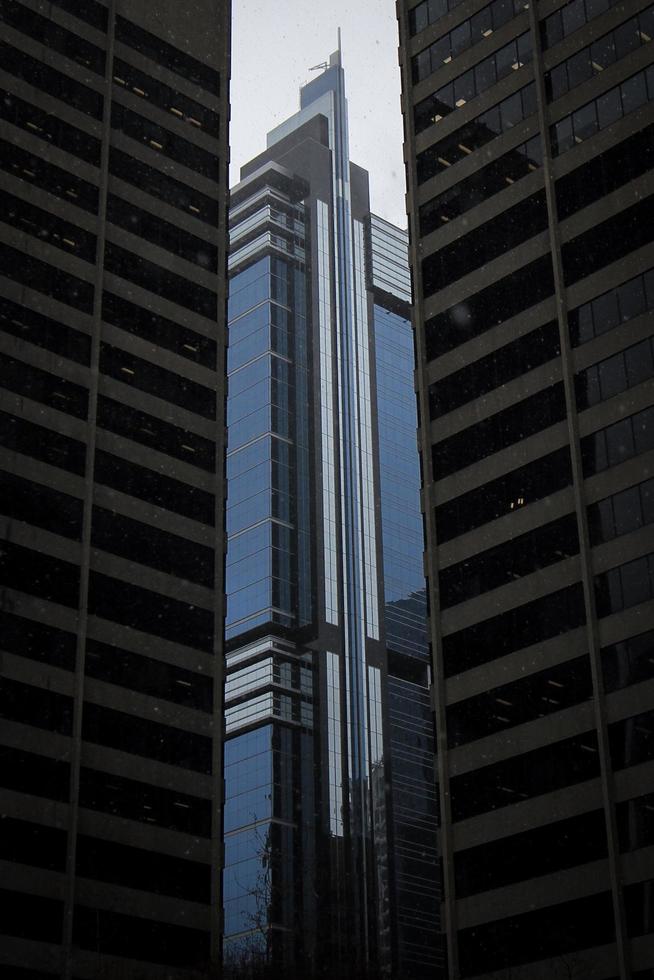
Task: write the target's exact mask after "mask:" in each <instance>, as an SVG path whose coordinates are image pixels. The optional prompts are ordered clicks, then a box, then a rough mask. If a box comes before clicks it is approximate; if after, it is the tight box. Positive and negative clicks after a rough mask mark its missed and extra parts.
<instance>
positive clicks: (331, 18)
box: [230, 0, 406, 228]
mask: <svg viewBox="0 0 654 980" xmlns="http://www.w3.org/2000/svg"><path fill="white" fill-rule="evenodd" d="M232 10H233V24H232V31H233V34H232V90H231V101H232V120H231V144H232V161H231V169H230V183H231V184H234V183H236V182H237V180H238V177H239V170H240V167H241V165H242V164H243V163H246V162H247V161H248V160H250V159H251V158H252V157H253V156H256V154H257V153H260V152H261V151H262V150H263V149H265V146H266V133H267V132H268V131H269V130H271V129H272V128H273V127H274V126H276V125H277V124H278V123H280V122H282V121H283V120H284V119H286V118H288V116H290V115H292V114H293V113H294V112H296V111H297V109H298V108H299V99H298V89H299V87H300V85H303V84H304V83H305V82H307V81H308V80H309V79H310V78H313V77H315V75H316V74H317V73H316V72H311V71H309V69H310V68H311V66H312V65H317V64H320V63H321V62H323V61H327V60H328V58H329V55H330V54H331V52H332V51H335V50H336V48H337V28H338V27H339V26H340V28H341V32H342V49H343V66H344V68H345V89H346V95H347V100H348V107H349V113H350V157H351V159H352V161H353V162H354V163H358V164H359V165H360V166H362V167H365V169H366V170H368V171H369V173H370V199H371V207H372V210H373V211H374V212H375V213H376V214H379V215H381V216H382V217H384V218H387V219H388V220H389V221H393V222H394V223H395V224H398V225H400V226H401V227H402V228H404V227H406V213H405V207H404V191H405V188H404V164H403V162H402V116H401V112H400V70H399V67H398V63H397V46H398V39H397V20H396V18H395V3H394V0H350V2H349V3H348V2H347V0H233V5H232Z"/></svg>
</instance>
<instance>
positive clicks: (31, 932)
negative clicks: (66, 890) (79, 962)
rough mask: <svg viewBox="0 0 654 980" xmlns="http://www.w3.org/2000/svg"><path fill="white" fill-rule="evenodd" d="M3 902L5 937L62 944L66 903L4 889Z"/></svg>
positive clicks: (0, 900) (1, 892)
mask: <svg viewBox="0 0 654 980" xmlns="http://www.w3.org/2000/svg"><path fill="white" fill-rule="evenodd" d="M0 903H1V904H2V908H3V910H4V911H3V913H2V923H1V924H0V930H1V931H2V932H3V933H4V935H5V936H17V937H20V938H21V939H29V940H35V941H37V942H43V943H57V944H59V943H61V939H62V926H63V920H64V903H63V902H59V901H57V900H56V899H54V898H43V897H42V896H41V895H28V894H26V893H25V892H14V891H9V890H8V889H7V888H0Z"/></svg>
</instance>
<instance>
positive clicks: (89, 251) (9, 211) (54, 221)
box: [0, 191, 96, 262]
mask: <svg viewBox="0 0 654 980" xmlns="http://www.w3.org/2000/svg"><path fill="white" fill-rule="evenodd" d="M0 208H1V209H2V220H3V221H5V222H6V223H7V224H8V225H13V227H14V228H18V230H19V231H23V232H25V233H26V234H28V235H34V237H35V238H38V239H39V240H40V241H44V242H47V243H48V244H49V245H54V246H55V247H56V248H60V249H62V250H63V251H64V252H69V253H71V254H72V255H76V256H77V257H78V258H80V259H84V261H85V262H94V261H95V248H96V238H95V235H92V234H91V232H89V231H84V230H83V229H82V228H79V227H78V226H77V225H73V224H71V222H70V221H63V220H62V219H61V218H58V217H57V216H56V215H54V214H52V213H51V212H50V211H44V210H43V208H37V207H36V206H35V205H33V204H28V202H27V201H25V200H23V199H22V198H20V197H16V196H15V195H14V194H8V193H5V192H4V191H0Z"/></svg>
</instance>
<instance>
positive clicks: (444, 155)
mask: <svg viewBox="0 0 654 980" xmlns="http://www.w3.org/2000/svg"><path fill="white" fill-rule="evenodd" d="M535 111H536V89H535V86H534V83H533V82H530V84H529V85H526V86H525V87H524V88H521V89H519V90H518V91H517V92H515V93H514V94H513V95H510V96H509V97H508V98H507V99H504V100H503V101H502V102H500V103H499V104H498V105H496V106H492V107H491V108H490V109H487V110H486V112H483V113H482V114H481V115H479V116H476V117H475V118H474V119H471V120H470V122H469V123H466V124H465V125H464V126H462V127H461V128H460V129H457V130H456V131H455V132H454V133H452V134H451V135H450V136H446V137H445V139H443V140H440V141H439V142H438V143H434V144H433V145H432V146H429V147H427V149H426V150H423V151H422V152H421V153H419V154H418V156H417V158H416V163H417V173H418V183H419V184H422V183H424V182H425V181H426V180H429V178H430V177H433V176H435V174H438V173H441V172H442V171H444V170H446V169H447V168H448V167H451V166H452V165H453V164H455V163H457V162H458V161H459V160H465V158H466V157H467V156H469V155H470V153H472V152H474V150H478V149H479V148H480V147H482V146H485V145H486V144H487V143H490V142H491V140H494V139H495V137H496V136H499V135H500V134H501V133H504V132H507V131H508V130H509V129H511V128H512V127H513V126H515V125H516V124H517V123H518V122H521V121H522V120H523V119H526V118H527V117H528V116H531V115H532V114H533V113H534V112H535Z"/></svg>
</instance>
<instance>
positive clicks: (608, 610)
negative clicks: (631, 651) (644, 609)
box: [595, 555, 654, 616]
mask: <svg viewBox="0 0 654 980" xmlns="http://www.w3.org/2000/svg"><path fill="white" fill-rule="evenodd" d="M653 597H654V555H643V556H642V558H636V559H635V560H634V561H630V562H627V564H626V565H620V566H618V567H617V568H612V569H611V570H610V571H608V572H602V574H601V575H596V576H595V599H596V602H597V613H598V615H599V616H610V615H611V614H612V613H617V612H622V610H623V609H629V608H630V607H631V606H637V605H638V604H639V603H641V602H647V601H648V599H651V598H653Z"/></svg>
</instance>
